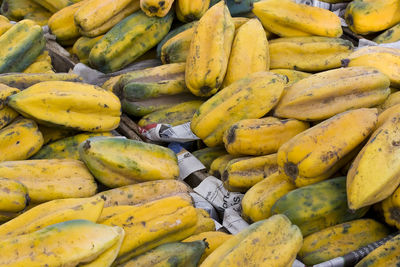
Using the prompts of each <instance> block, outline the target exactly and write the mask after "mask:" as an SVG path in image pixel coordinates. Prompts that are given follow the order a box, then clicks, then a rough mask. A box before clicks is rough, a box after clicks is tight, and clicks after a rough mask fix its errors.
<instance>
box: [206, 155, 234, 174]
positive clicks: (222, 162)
mask: <svg viewBox="0 0 400 267" xmlns="http://www.w3.org/2000/svg"><path fill="white" fill-rule="evenodd" d="M236 158H239V156H236V157H235V156H233V155H229V154H226V153H225V154H223V155H221V156H219V157H217V158H215V159H214V160H213V161H212V162H211V165H210V174H211V175H214V176H215V177H218V178H221V177H222V174H223V173H224V171H225V167H226V165H228V163H229V162H230V161H231V160H233V159H236Z"/></svg>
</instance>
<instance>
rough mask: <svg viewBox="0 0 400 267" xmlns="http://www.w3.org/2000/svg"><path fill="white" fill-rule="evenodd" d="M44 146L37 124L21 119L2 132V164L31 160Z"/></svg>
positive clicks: (0, 146) (0, 137)
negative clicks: (3, 162)
mask: <svg viewBox="0 0 400 267" xmlns="http://www.w3.org/2000/svg"><path fill="white" fill-rule="evenodd" d="M42 145H43V135H42V133H41V132H40V131H39V128H38V126H37V124H36V122H34V121H32V120H29V119H20V120H17V121H16V122H14V123H12V124H10V125H8V126H6V127H5V128H3V129H1V130H0V162H1V161H7V160H24V159H28V158H30V157H31V156H32V155H34V154H35V153H36V152H38V151H39V149H40V148H41V147H42Z"/></svg>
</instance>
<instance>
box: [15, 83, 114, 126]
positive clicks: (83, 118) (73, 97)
mask: <svg viewBox="0 0 400 267" xmlns="http://www.w3.org/2000/svg"><path fill="white" fill-rule="evenodd" d="M8 105H9V106H11V107H12V108H13V109H15V110H17V111H18V112H19V113H21V114H23V115H24V116H27V117H31V118H34V119H35V120H37V121H39V122H41V123H45V124H49V125H59V126H62V127H67V128H73V129H76V130H81V131H89V132H104V131H109V130H113V129H115V128H117V127H118V125H119V122H120V116H121V103H120V101H119V99H118V97H117V96H116V95H114V94H113V93H111V92H108V91H105V90H104V89H102V88H100V87H97V86H94V85H90V84H83V83H74V82H63V81H51V82H41V83H38V84H35V85H33V86H31V87H29V88H28V89H26V90H23V91H22V92H20V93H18V94H15V95H12V96H10V97H9V98H8Z"/></svg>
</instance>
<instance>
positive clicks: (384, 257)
mask: <svg viewBox="0 0 400 267" xmlns="http://www.w3.org/2000/svg"><path fill="white" fill-rule="evenodd" d="M399 264H400V235H396V236H395V237H393V238H392V239H390V240H389V241H387V242H386V243H385V244H383V245H382V246H379V247H378V248H376V249H375V250H373V251H372V252H371V253H369V254H368V255H367V256H366V257H365V258H363V259H362V260H361V261H360V262H359V263H357V264H356V265H355V267H380V266H398V265H399Z"/></svg>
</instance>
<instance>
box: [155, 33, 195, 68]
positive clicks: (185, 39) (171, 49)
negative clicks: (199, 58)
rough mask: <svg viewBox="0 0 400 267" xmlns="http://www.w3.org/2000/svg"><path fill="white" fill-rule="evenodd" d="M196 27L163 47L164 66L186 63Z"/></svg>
mask: <svg viewBox="0 0 400 267" xmlns="http://www.w3.org/2000/svg"><path fill="white" fill-rule="evenodd" d="M194 31H195V26H194V27H192V28H189V29H187V30H185V31H183V32H180V33H178V34H177V35H175V36H174V37H172V38H171V39H169V40H168V41H166V42H165V44H164V45H163V46H162V47H161V61H162V63H163V64H169V63H179V62H186V59H187V57H188V54H189V50H190V43H191V41H192V37H193V33H194Z"/></svg>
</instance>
